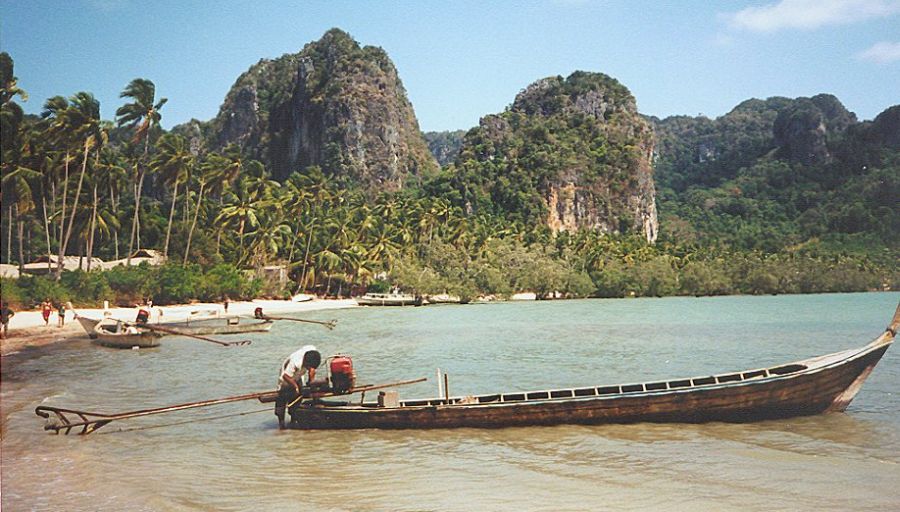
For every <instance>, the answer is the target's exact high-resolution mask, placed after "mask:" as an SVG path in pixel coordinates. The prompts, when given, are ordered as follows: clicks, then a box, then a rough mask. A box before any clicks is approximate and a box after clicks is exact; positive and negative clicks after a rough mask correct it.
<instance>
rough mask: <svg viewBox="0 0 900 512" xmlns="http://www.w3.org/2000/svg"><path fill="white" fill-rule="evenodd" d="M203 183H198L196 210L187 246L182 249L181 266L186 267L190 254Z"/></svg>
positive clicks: (198, 214) (201, 198)
mask: <svg viewBox="0 0 900 512" xmlns="http://www.w3.org/2000/svg"><path fill="white" fill-rule="evenodd" d="M205 185H206V184H205V183H200V193H199V194H198V195H197V210H195V211H194V221H193V222H192V223H191V229H190V230H189V231H188V239H187V245H186V246H185V248H184V261H183V262H182V265H187V260H188V254H189V253H190V252H191V238H193V236H194V227H196V226H197V217H199V216H200V205H201V204H202V203H203V187H204V186H205Z"/></svg>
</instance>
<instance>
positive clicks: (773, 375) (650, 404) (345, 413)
mask: <svg viewBox="0 0 900 512" xmlns="http://www.w3.org/2000/svg"><path fill="white" fill-rule="evenodd" d="M898 328H900V306H898V307H897V309H896V311H895V313H894V316H893V319H892V320H891V323H890V325H888V327H887V329H886V330H885V331H884V332H883V333H882V334H881V335H880V336H878V337H877V338H876V339H875V340H873V341H872V342H870V343H869V344H867V345H865V346H863V347H860V348H855V349H849V350H844V351H840V352H835V353H832V354H827V355H823V356H818V357H812V358H809V359H803V360H800V361H796V362H791V363H787V364H780V365H774V366H768V367H765V368H757V369H752V370H746V371H740V372H728V373H718V374H712V375H700V376H695V377H688V378H676V379H666V380H654V381H649V382H635V383H629V384H616V385H600V386H589V387H577V388H562V389H550V390H538V391H528V392H521V391H514V392H508V393H493V394H484V395H466V396H458V395H456V396H451V395H450V393H449V383H448V379H447V377H446V376H444V386H443V393H444V395H443V396H438V397H435V398H425V399H415V400H399V397H398V395H397V394H396V392H394V391H380V392H379V394H378V397H377V400H375V401H371V400H370V401H365V393H366V392H369V391H374V390H379V389H386V388H390V387H397V386H401V385H406V384H411V383H415V382H422V381H424V380H426V379H424V378H423V379H416V380H412V381H405V382H398V383H392V384H383V385H364V386H357V385H356V384H355V373H352V372H353V369H352V364H351V365H347V364H344V365H343V366H342V369H341V370H340V371H341V372H344V373H343V375H341V376H340V379H337V380H336V379H334V375H329V377H328V378H326V380H325V382H324V384H323V385H322V386H319V387H313V386H310V387H308V388H304V389H305V392H304V394H303V395H301V397H300V398H298V399H297V400H296V401H295V403H293V404H289V411H290V412H291V421H290V423H289V424H288V427H289V428H294V429H302V430H309V429H365V428H377V429H428V428H458V427H470V428H499V427H513V426H532V425H557V424H589V425H596V424H607V423H637V422H658V423H702V422H710V421H723V422H740V423H743V422H753V421H762V420H769V419H779V418H791V417H796V416H809V415H815V414H821V413H830V412H842V411H845V410H846V409H847V406H848V405H849V404H850V402H851V401H852V400H853V398H854V397H855V396H856V395H857V393H859V391H860V389H861V388H862V385H863V383H864V382H865V380H866V378H867V377H868V376H869V375H870V374H871V373H872V371H873V370H874V368H875V366H876V365H877V364H878V362H879V361H880V360H881V357H882V356H883V355H884V354H885V352H886V351H887V350H888V348H889V347H890V346H891V344H892V343H893V341H894V337H895V336H896V334H897V329H898ZM347 372H351V373H349V374H348V373H347ZM332 373H333V371H332ZM336 383H339V384H336ZM353 394H362V398H360V399H359V400H352V401H351V400H347V399H346V398H341V397H345V396H347V395H353ZM276 395H277V391H264V392H259V393H250V394H246V395H239V396H234V397H226V398H220V399H215V400H206V401H202V402H192V403H187V404H178V405H174V406H169V407H161V408H156V409H146V410H141V411H132V412H127V413H118V414H103V413H93V412H87V411H80V410H75V409H64V408H59V407H54V406H45V405H42V406H39V407H37V408H36V409H35V413H36V414H37V415H39V416H41V417H44V418H47V419H49V420H51V421H50V422H48V423H47V424H46V425H45V427H44V428H45V429H46V430H52V431H54V432H56V433H59V432H60V431H62V432H64V433H69V432H71V431H72V430H73V429H79V428H80V429H81V432H80V433H81V434H89V433H91V432H93V431H95V430H97V429H98V428H100V427H102V426H104V425H106V424H108V423H110V422H112V421H116V420H122V419H127V418H132V417H136V416H146V415H151V414H162V413H167V412H172V411H177V410H185V409H192V408H196V407H206V406H209V405H216V404H221V403H227V402H236V401H241V400H253V399H256V400H259V401H261V402H271V401H274V400H275V397H276ZM336 398H341V399H340V400H336ZM73 416H77V417H78V420H75V419H74V418H73Z"/></svg>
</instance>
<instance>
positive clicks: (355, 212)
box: [0, 54, 900, 308]
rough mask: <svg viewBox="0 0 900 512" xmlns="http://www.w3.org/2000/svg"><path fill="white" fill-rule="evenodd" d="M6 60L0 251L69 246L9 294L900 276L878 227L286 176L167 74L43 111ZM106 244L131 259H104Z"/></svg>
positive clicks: (687, 283) (660, 285) (655, 284)
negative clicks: (568, 210) (222, 129)
mask: <svg viewBox="0 0 900 512" xmlns="http://www.w3.org/2000/svg"><path fill="white" fill-rule="evenodd" d="M2 61H3V62H2V68H3V73H2V75H3V76H2V82H3V83H2V97H0V99H2V109H3V111H2V114H3V115H2V121H3V123H2V155H3V159H2V160H3V162H2V165H3V178H2V179H3V189H2V193H3V200H2V211H0V229H2V235H3V248H4V250H3V251H2V253H0V261H2V262H3V263H5V264H8V265H14V266H16V267H17V268H19V269H24V266H25V264H26V263H29V262H31V261H34V260H35V259H37V258H40V257H46V258H47V259H53V257H56V260H57V261H58V263H57V264H54V268H52V269H51V272H50V273H49V275H45V276H31V275H25V274H22V275H21V276H20V277H19V278H18V279H8V278H3V279H2V281H0V291H2V300H3V301H4V302H6V303H8V304H10V305H11V306H13V307H17V308H30V307H33V306H34V305H36V304H39V303H40V302H42V301H43V300H45V299H50V300H52V301H71V302H72V303H73V304H75V305H76V306H98V305H99V304H101V303H102V302H103V301H110V302H111V303H114V304H118V303H121V304H133V303H134V302H135V301H136V300H138V299H141V298H146V297H153V300H154V302H156V303H157V304H177V303H187V302H190V301H194V300H200V301H220V300H222V298H224V297H230V298H232V299H234V300H239V299H251V298H255V297H274V298H283V297H289V296H290V295H292V294H294V293H297V292H299V291H304V292H308V293H312V294H315V295H317V296H320V297H349V296H351V295H354V294H359V293H362V292H365V291H366V290H373V291H383V290H386V289H388V288H391V287H399V288H401V289H403V290H405V291H410V292H414V293H417V294H420V295H437V294H450V295H455V296H458V297H460V298H461V299H463V300H464V301H465V300H472V299H475V298H477V297H480V296H487V295H491V296H497V297H506V296H510V295H512V294H514V293H517V292H526V291H527V292H534V293H535V294H536V295H537V296H538V298H550V297H553V298H556V297H572V298H575V297H631V296H639V297H644V296H668V295H725V294H772V293H818V292H849V291H866V290H884V289H897V287H898V286H900V271H898V268H897V265H896V261H897V260H896V258H897V253H896V250H895V249H892V248H890V247H885V246H883V245H879V244H878V243H874V244H872V243H867V242H866V239H865V238H864V236H865V234H863V235H860V236H861V237H862V238H861V237H860V236H850V235H847V236H845V237H844V238H841V236H830V237H824V238H822V239H821V240H820V239H819V238H815V237H814V238H810V239H807V240H805V241H803V242H802V243H798V244H794V245H791V246H785V247H780V248H775V249H769V250H763V249H760V248H752V247H751V248H747V247H737V246H735V245H732V244H728V243H714V242H710V241H709V239H708V238H707V239H704V240H702V241H689V240H688V239H683V240H678V239H675V238H673V237H672V236H666V234H665V231H663V232H662V234H661V236H660V239H659V240H658V241H657V243H655V244H652V243H648V241H647V240H645V239H644V237H642V236H640V234H636V233H629V232H628V230H623V231H622V232H621V233H612V234H611V233H599V232H596V231H591V230H580V231H576V232H566V231H561V232H554V231H553V230H551V229H550V228H549V227H548V226H547V225H546V224H543V223H535V222H531V221H529V219H528V218H527V217H521V218H517V217H515V216H509V215H499V214H494V213H491V212H489V211H483V210H482V211H480V212H474V213H473V212H470V211H467V209H466V208H465V205H461V204H460V202H459V201H458V200H457V199H458V198H456V197H455V196H454V193H453V191H448V190H444V189H442V188H441V187H442V186H443V185H446V180H445V178H442V177H441V176H440V175H438V176H435V177H434V179H433V180H431V181H428V180H425V181H424V182H423V183H420V184H418V185H415V184H411V186H409V187H407V188H404V189H402V190H399V191H391V192H379V193H373V192H372V191H370V190H362V189H360V188H359V187H354V186H352V185H351V184H349V183H348V182H347V181H346V180H345V179H342V178H340V177H337V175H336V174H335V173H334V172H333V170H332V169H329V168H328V167H327V166H326V167H324V168H323V167H322V166H318V165H310V166H306V167H304V168H302V169H299V170H296V171H294V172H293V173H291V174H290V175H289V176H287V177H286V178H285V179H281V180H275V179H274V178H273V173H272V172H271V171H270V169H268V168H267V166H266V165H265V164H264V163H263V162H261V161H259V160H256V159H253V158H250V157H248V155H247V154H246V153H245V152H243V151H242V150H241V148H239V147H238V146H236V145H228V146H227V147H225V148H223V149H221V150H218V151H213V150H210V149H208V148H205V147H198V146H197V145H196V144H195V139H192V138H189V137H187V136H185V135H184V134H181V133H176V132H165V131H164V130H163V129H162V128H161V126H160V120H161V118H162V112H163V111H164V107H165V104H166V99H165V98H161V97H159V96H158V95H157V93H156V89H155V85H154V84H153V82H151V81H150V80H147V79H142V78H139V79H135V80H133V81H132V82H130V83H129V84H127V86H126V87H125V89H124V90H123V91H122V94H121V97H122V105H121V106H119V107H118V109H117V110H116V119H115V121H114V122H112V121H105V120H101V119H100V105H99V102H98V101H97V100H96V99H95V98H94V97H93V95H92V94H90V93H88V92H78V93H76V94H74V95H72V96H70V97H63V96H56V97H53V98H50V99H48V100H46V101H45V103H44V108H43V110H42V113H41V115H40V116H29V115H25V114H24V113H23V111H22V109H21V107H20V106H19V105H18V104H17V101H16V100H21V99H23V98H24V97H25V92H24V91H22V90H21V89H20V88H18V86H17V84H16V80H15V77H14V74H13V67H12V59H11V58H9V56H8V55H6V54H3V58H2ZM510 190H512V191H513V192H515V189H514V188H511V189H510ZM519 200H521V201H525V202H529V201H530V199H528V198H524V197H520V198H519ZM532 220H533V219H532ZM676 231H677V230H672V231H670V232H676ZM745 235H746V233H745ZM757 235H758V237H759V238H765V237H766V236H767V234H766V232H765V231H760V232H758V233H757ZM860 241H862V243H861V242H860ZM854 244H858V245H860V247H861V248H860V249H859V250H853V246H854ZM835 247H838V249H837V250H836V249H835ZM141 248H152V249H155V250H157V251H159V252H160V253H161V254H162V256H163V258H164V259H165V261H166V263H165V264H163V265H160V266H146V265H139V266H134V265H131V264H130V261H129V260H130V258H131V255H132V254H134V253H135V251H136V250H138V249H141ZM848 248H849V250H848ZM72 255H75V256H79V257H82V258H83V260H84V261H85V262H86V263H85V265H84V267H83V270H77V271H68V270H65V268H64V263H63V261H64V259H65V257H68V256H72ZM95 258H103V259H107V260H112V259H116V260H122V259H124V260H125V261H126V264H125V265H123V266H121V267H115V268H112V269H103V270H102V271H98V269H96V268H91V262H92V261H94V259H95ZM273 265H274V266H278V267H279V268H282V269H283V270H284V275H285V277H286V280H284V281H282V282H279V283H277V284H276V285H273V284H271V283H268V282H266V281H265V280H264V279H261V278H260V277H259V272H258V271H259V270H260V269H263V268H265V267H267V266H273Z"/></svg>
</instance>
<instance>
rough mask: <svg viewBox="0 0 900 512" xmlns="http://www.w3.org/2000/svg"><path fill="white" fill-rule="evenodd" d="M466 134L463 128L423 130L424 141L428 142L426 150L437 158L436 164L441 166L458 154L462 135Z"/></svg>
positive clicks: (454, 158)
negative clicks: (445, 130) (440, 130)
mask: <svg viewBox="0 0 900 512" xmlns="http://www.w3.org/2000/svg"><path fill="white" fill-rule="evenodd" d="M465 135H466V132H465V130H454V131H452V132H449V131H448V132H425V133H424V136H425V141H426V142H427V143H428V150H429V151H431V154H432V155H434V158H435V159H437V162H438V164H440V165H441V166H442V167H443V166H445V165H447V164H450V163H452V162H453V161H454V160H456V157H457V155H459V150H460V148H462V142H463V137H464V136H465Z"/></svg>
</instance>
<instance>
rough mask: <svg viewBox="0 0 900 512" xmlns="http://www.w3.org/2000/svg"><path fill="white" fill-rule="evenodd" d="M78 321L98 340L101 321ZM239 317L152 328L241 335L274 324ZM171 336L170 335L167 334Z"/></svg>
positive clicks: (269, 328) (179, 332) (179, 331)
mask: <svg viewBox="0 0 900 512" xmlns="http://www.w3.org/2000/svg"><path fill="white" fill-rule="evenodd" d="M75 318H76V320H78V323H80V324H81V327H83V328H84V330H85V331H86V332H87V333H88V336H89V337H90V338H91V339H97V335H98V334H97V330H96V329H97V325H98V324H100V322H101V320H95V319H93V318H87V317H83V316H80V315H78V316H76V317H75ZM237 318H238V317H221V318H205V319H202V320H193V321H190V320H188V321H184V322H168V323H160V324H150V327H154V326H159V327H162V328H164V329H166V330H168V331H174V332H173V333H171V334H186V335H194V336H197V335H201V336H202V335H208V334H241V333H247V332H269V331H270V330H271V329H272V325H273V324H274V322H273V321H272V320H250V321H247V320H244V319H239V320H238V321H237V322H234V319H237ZM167 334H169V333H167Z"/></svg>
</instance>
